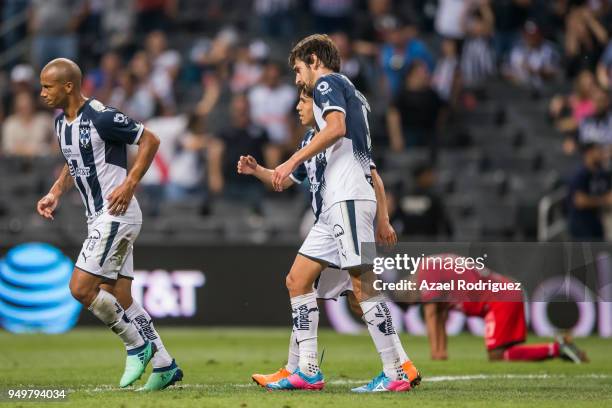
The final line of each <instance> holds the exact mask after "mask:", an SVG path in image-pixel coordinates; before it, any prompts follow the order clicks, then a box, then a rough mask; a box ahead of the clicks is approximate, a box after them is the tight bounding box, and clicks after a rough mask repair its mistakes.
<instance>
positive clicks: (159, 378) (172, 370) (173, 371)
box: [138, 360, 183, 391]
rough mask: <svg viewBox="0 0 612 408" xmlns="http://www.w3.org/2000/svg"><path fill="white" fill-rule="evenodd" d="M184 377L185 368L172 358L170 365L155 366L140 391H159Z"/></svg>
mask: <svg viewBox="0 0 612 408" xmlns="http://www.w3.org/2000/svg"><path fill="white" fill-rule="evenodd" d="M182 379H183V370H181V369H180V368H179V366H177V365H176V362H175V361H174V360H172V364H170V365H169V366H168V367H162V368H154V369H153V372H152V373H151V375H150V376H149V379H148V380H147V383H146V384H145V385H144V387H142V388H139V389H138V391H159V390H163V389H164V388H167V387H169V386H171V385H174V383H176V382H177V381H181V380H182Z"/></svg>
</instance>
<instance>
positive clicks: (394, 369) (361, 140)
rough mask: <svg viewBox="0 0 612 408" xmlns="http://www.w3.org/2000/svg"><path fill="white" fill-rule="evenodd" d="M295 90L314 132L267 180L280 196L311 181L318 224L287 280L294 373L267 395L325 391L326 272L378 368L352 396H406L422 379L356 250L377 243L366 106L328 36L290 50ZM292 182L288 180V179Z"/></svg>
mask: <svg viewBox="0 0 612 408" xmlns="http://www.w3.org/2000/svg"><path fill="white" fill-rule="evenodd" d="M289 61H290V65H291V67H292V68H293V70H294V71H295V73H296V84H297V85H298V86H300V87H305V88H307V89H308V90H309V93H310V92H312V93H313V99H314V105H313V110H314V117H315V120H316V126H317V128H318V129H319V132H318V133H317V134H316V135H314V134H311V135H310V137H308V138H307V139H306V140H305V143H302V145H303V146H302V147H301V148H300V149H299V150H298V151H297V152H296V153H295V154H294V155H293V156H292V157H291V158H290V159H289V160H288V161H287V162H285V163H283V164H281V165H280V166H278V167H277V168H276V169H275V170H274V171H269V172H266V173H267V175H266V178H269V182H270V183H271V185H272V187H273V188H274V189H275V190H277V191H282V190H283V189H284V188H287V187H288V186H289V185H290V184H291V183H292V181H294V182H295V181H298V182H300V181H302V180H303V179H305V178H306V177H308V179H309V182H310V185H311V192H312V195H313V204H314V205H313V207H314V208H315V217H316V220H317V221H316V223H315V225H314V226H313V227H312V229H311V231H310V233H309V234H308V236H307V237H306V240H305V241H304V243H303V244H302V247H301V248H300V250H299V252H298V255H297V256H296V259H295V261H294V263H293V266H292V267H291V270H290V271H289V274H288V275H287V279H286V284H287V289H288V290H289V296H290V298H291V308H292V316H293V322H294V332H295V338H296V341H297V343H298V345H299V346H298V347H299V363H298V368H297V370H296V371H295V372H293V373H292V374H291V375H290V376H288V377H287V378H284V379H281V380H279V381H277V382H274V383H270V384H267V388H268V389H322V388H323V386H324V380H323V374H322V373H321V371H320V369H319V366H318V361H317V360H318V358H317V355H318V352H317V329H318V322H319V309H318V307H317V299H316V294H315V292H314V290H313V284H314V282H315V280H316V279H317V278H318V277H319V275H320V274H321V272H322V271H323V270H324V269H325V268H326V267H327V266H328V265H335V266H337V267H339V268H341V269H345V270H347V271H348V272H349V273H350V275H351V281H352V286H353V292H354V294H355V297H356V298H357V299H358V300H359V302H360V306H361V309H362V311H363V318H364V320H365V321H366V322H367V323H368V330H369V332H370V335H371V336H372V339H373V340H374V343H375V345H376V348H377V350H378V352H379V354H380V356H381V358H382V361H383V373H381V374H380V375H378V376H377V377H375V378H374V379H373V380H372V381H371V382H370V383H369V384H367V385H365V386H363V387H359V388H357V389H355V390H354V391H359V392H374V391H408V390H410V389H411V388H412V387H413V386H416V385H417V384H418V383H419V382H420V374H419V372H418V371H417V369H416V368H415V367H414V365H413V364H412V362H411V361H410V360H409V359H408V358H407V357H405V353H403V352H402V353H399V352H398V351H397V345H396V343H395V341H394V337H395V336H394V334H395V328H394V326H393V320H392V317H391V313H390V311H389V308H388V307H387V305H386V303H385V301H384V298H382V297H381V296H378V295H377V294H375V293H373V288H372V285H371V284H368V283H362V280H371V279H372V276H371V266H370V265H367V264H363V263H362V260H361V254H360V250H361V249H360V245H361V243H363V242H371V243H373V242H374V221H375V216H376V197H375V193H374V189H373V187H372V184H371V171H370V164H371V142H370V136H369V125H368V120H367V113H368V110H369V105H368V103H367V101H366V99H365V97H364V96H363V95H362V94H361V93H360V92H359V91H357V90H356V89H355V87H354V86H353V84H352V83H351V82H350V80H348V78H346V77H345V76H343V75H340V74H338V73H337V72H338V71H339V69H340V57H339V55H338V50H337V48H336V47H335V45H334V44H333V42H332V41H331V39H330V38H329V37H328V36H326V35H319V34H315V35H311V36H309V37H306V38H305V39H303V40H302V41H300V42H299V43H298V44H297V45H296V46H295V47H294V48H293V50H292V51H291V55H290V57H289ZM290 176H291V180H290V179H289V177H290Z"/></svg>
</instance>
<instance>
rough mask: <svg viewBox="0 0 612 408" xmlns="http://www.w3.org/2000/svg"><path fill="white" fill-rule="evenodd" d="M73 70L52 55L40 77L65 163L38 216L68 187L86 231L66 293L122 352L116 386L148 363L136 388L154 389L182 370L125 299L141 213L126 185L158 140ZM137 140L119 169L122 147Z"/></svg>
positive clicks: (145, 317)
mask: <svg viewBox="0 0 612 408" xmlns="http://www.w3.org/2000/svg"><path fill="white" fill-rule="evenodd" d="M81 79H82V74H81V70H80V68H79V67H78V65H77V64H75V63H74V62H73V61H71V60H68V59H65V58H58V59H55V60H53V61H51V62H49V63H48V64H47V65H46V66H45V67H44V68H43V70H42V72H41V74H40V83H41V86H42V90H41V93H40V95H41V97H42V98H43V100H44V101H45V103H46V104H47V105H48V106H50V107H52V108H60V109H62V110H63V113H62V114H60V115H58V117H57V118H56V119H55V132H56V134H57V137H58V141H59V144H60V148H61V151H62V154H63V155H64V158H65V159H66V164H65V165H64V167H63V169H62V171H61V173H60V175H59V177H58V179H57V180H56V181H55V183H54V184H53V186H52V187H51V189H50V190H49V193H48V194H47V195H45V196H44V197H43V198H42V199H40V201H39V202H38V205H37V211H38V213H39V214H40V215H41V216H43V217H45V218H47V219H51V220H52V219H53V212H54V211H55V209H56V208H57V206H58V204H59V200H60V197H61V196H62V194H63V193H65V192H66V191H68V190H69V189H70V188H72V186H73V185H74V184H76V186H77V188H78V190H79V193H80V194H81V198H82V200H83V204H84V205H85V210H86V215H87V229H88V236H87V239H86V240H85V242H84V243H83V248H82V249H81V253H80V254H79V257H78V259H77V262H76V265H75V268H74V271H73V272H72V278H71V279H70V291H71V293H72V296H74V297H75V298H76V299H77V300H78V301H79V302H81V303H82V304H83V305H84V306H85V307H87V308H88V309H89V310H90V311H91V312H92V313H93V314H94V315H95V316H96V317H97V318H98V319H100V320H102V322H104V324H106V325H107V326H108V327H109V328H110V329H111V330H112V331H113V332H114V333H115V334H117V335H118V336H119V337H120V338H121V340H122V341H123V343H124V344H125V348H126V350H127V358H126V362H125V371H124V373H123V376H122V377H121V380H120V381H119V385H120V386H121V387H127V386H129V385H131V384H133V383H134V382H135V381H136V380H138V379H139V378H140V377H141V376H142V374H143V373H144V371H145V369H146V367H147V364H148V363H149V361H151V360H152V364H153V372H152V373H151V375H150V377H149V379H148V381H147V383H146V384H145V385H144V387H142V388H140V390H147V391H148V390H160V389H163V388H166V387H167V386H169V385H171V384H174V383H175V382H176V381H180V380H181V379H182V377H183V373H182V371H181V370H180V369H179V368H178V366H177V365H176V363H175V361H174V360H173V359H172V357H170V354H168V352H167V351H166V349H165V347H164V345H163V343H162V341H161V339H160V337H159V334H158V333H157V331H156V330H155V327H154V326H153V323H152V321H151V317H150V316H149V314H148V313H147V312H146V311H145V310H144V309H143V308H142V306H140V305H139V304H138V303H136V302H135V301H134V300H133V299H132V295H131V287H132V279H133V278H134V269H133V245H134V241H135V240H136V237H138V234H139V232H140V228H141V224H142V213H141V211H140V207H139V205H138V201H136V198H135V197H134V190H135V189H136V186H137V184H138V182H139V181H140V179H141V178H142V176H143V175H144V173H145V172H146V171H147V169H148V168H149V165H150V164H151V161H152V160H153V157H154V156H155V152H156V151H157V148H158V146H159V139H158V138H157V137H156V136H155V135H154V134H153V133H151V132H150V131H148V130H147V129H146V128H145V127H144V126H143V124H142V123H139V122H136V121H134V120H132V119H130V118H129V117H127V116H126V115H124V114H123V113H121V112H119V111H117V110H116V109H114V108H110V107H106V106H104V105H103V104H102V103H100V102H99V101H97V100H95V99H87V98H85V97H84V96H83V95H82V94H81ZM129 144H132V145H138V154H137V156H136V160H135V162H134V164H133V165H132V168H131V169H130V171H129V172H128V171H127V151H126V145H129Z"/></svg>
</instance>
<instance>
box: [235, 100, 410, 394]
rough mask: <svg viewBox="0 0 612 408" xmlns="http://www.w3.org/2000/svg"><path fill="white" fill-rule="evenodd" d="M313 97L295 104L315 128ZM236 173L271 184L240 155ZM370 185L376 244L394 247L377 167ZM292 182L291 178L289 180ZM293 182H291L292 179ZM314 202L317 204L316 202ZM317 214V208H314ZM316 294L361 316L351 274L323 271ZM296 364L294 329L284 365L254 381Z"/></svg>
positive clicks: (277, 376)
mask: <svg viewBox="0 0 612 408" xmlns="http://www.w3.org/2000/svg"><path fill="white" fill-rule="evenodd" d="M312 105H313V101H312V96H311V95H310V94H308V93H306V91H305V90H304V89H302V90H301V92H300V99H299V102H298V105H297V111H298V114H299V117H300V122H301V123H302V125H304V126H314V125H315V121H314V114H313V108H312ZM314 135H315V133H314V129H310V130H308V131H307V132H306V134H305V135H304V141H303V142H302V145H304V144H305V143H308V142H309V141H310V140H311V139H312V137H314ZM238 172H239V173H241V174H250V175H254V176H256V177H257V178H259V179H260V180H261V181H263V182H264V183H267V184H268V185H271V181H270V176H271V170H267V169H264V168H263V167H261V166H259V165H258V164H257V162H256V161H255V159H254V158H253V157H251V156H246V157H245V156H242V157H241V159H240V161H239V163H238ZM371 172H372V183H373V186H374V190H375V193H376V202H377V208H376V242H377V243H379V244H380V245H394V244H395V243H396V242H397V236H396V234H395V231H394V229H393V227H392V226H391V224H390V223H389V214H388V212H387V206H386V197H385V189H384V184H383V182H382V179H381V178H380V176H379V175H378V172H377V171H376V167H375V166H374V165H373V163H372V165H371ZM290 180H291V179H290ZM291 181H293V180H291ZM291 184H293V182H292V183H291ZM315 203H316V201H315ZM313 210H314V211H315V212H316V207H313ZM315 291H316V297H317V299H318V300H330V299H333V300H337V299H338V297H339V296H343V295H346V296H347V297H348V300H349V305H350V306H351V309H352V310H353V312H354V313H355V314H357V315H361V314H362V310H361V308H360V305H359V302H358V301H357V299H356V298H355V295H354V294H353V286H352V284H351V279H350V275H349V274H348V273H347V272H346V271H343V270H340V269H338V268H337V267H331V268H327V269H326V270H324V271H323V272H322V273H321V275H320V276H319V278H317V280H316V281H315ZM391 336H393V340H394V342H395V345H396V349H397V352H398V353H400V355H402V356H403V359H404V360H408V358H407V357H405V356H404V350H403V348H402V345H401V342H400V339H399V337H398V335H397V333H393V334H391ZM298 363H299V347H298V343H297V341H296V338H295V330H292V331H291V338H290V340H289V354H288V357H287V364H286V365H285V366H284V367H282V368H280V369H279V370H278V371H276V372H275V373H272V374H254V375H253V376H252V378H253V381H255V382H256V383H257V384H259V385H261V386H263V387H265V386H266V385H267V384H269V383H274V382H277V381H279V380H281V379H283V378H286V377H289V376H290V375H291V374H292V373H293V372H294V371H295V370H296V369H297V368H298Z"/></svg>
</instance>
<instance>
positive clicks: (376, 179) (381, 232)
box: [371, 169, 397, 245]
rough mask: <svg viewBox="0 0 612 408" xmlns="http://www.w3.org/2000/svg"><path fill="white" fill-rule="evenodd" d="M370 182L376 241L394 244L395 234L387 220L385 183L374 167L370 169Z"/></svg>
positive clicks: (383, 243)
mask: <svg viewBox="0 0 612 408" xmlns="http://www.w3.org/2000/svg"><path fill="white" fill-rule="evenodd" d="M371 171H372V184H373V185H374V193H375V194H376V242H377V243H378V244H382V245H395V244H396V243H397V234H396V233H395V230H394V229H393V226H392V225H391V223H390V222H389V211H388V210H387V196H386V194H385V185H384V184H383V181H382V178H380V175H379V174H378V171H376V169H372V170H371Z"/></svg>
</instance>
